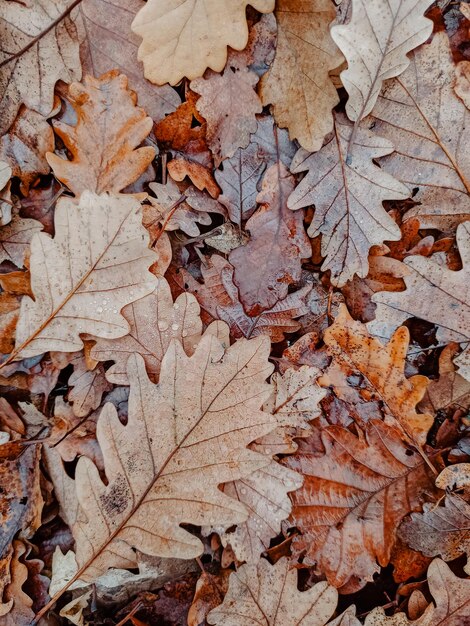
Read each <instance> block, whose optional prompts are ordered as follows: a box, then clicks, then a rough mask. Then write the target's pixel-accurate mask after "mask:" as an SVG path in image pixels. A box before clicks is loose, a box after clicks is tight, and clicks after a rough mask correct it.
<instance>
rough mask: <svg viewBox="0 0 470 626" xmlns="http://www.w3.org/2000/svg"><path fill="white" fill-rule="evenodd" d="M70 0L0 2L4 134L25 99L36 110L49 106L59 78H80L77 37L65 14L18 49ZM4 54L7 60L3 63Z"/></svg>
mask: <svg viewBox="0 0 470 626" xmlns="http://www.w3.org/2000/svg"><path fill="white" fill-rule="evenodd" d="M71 3H72V2H71V0H35V2H27V3H26V2H10V0H1V2H0V63H4V62H5V64H4V65H2V67H0V134H2V135H3V134H4V133H5V132H6V131H7V130H8V129H9V128H10V126H11V124H12V123H13V121H14V120H15V117H16V114H17V113H18V110H19V108H20V106H21V104H22V103H23V104H25V105H26V106H27V107H28V108H29V109H33V110H34V111H37V112H38V113H41V115H45V116H47V115H49V114H50V113H51V111H52V108H53V105H54V86H55V84H56V82H57V81H58V80H63V81H65V82H66V83H70V82H72V81H73V80H80V78H81V74H82V68H81V65H80V57H79V49H78V37H77V30H76V28H75V24H74V22H73V20H72V19H71V18H70V16H66V17H65V18H64V19H63V20H61V21H59V22H58V23H57V25H56V26H54V27H53V28H52V29H51V30H49V32H47V33H46V34H45V35H44V36H42V37H40V38H39V39H38V41H36V42H35V43H33V45H32V46H31V47H30V48H29V49H28V50H26V51H25V52H22V51H23V49H24V48H25V47H26V46H28V45H30V44H31V43H32V42H33V40H34V39H35V38H36V37H38V36H39V35H41V34H42V33H43V32H44V31H45V30H46V29H47V28H48V27H50V25H51V24H52V23H53V22H54V21H55V20H56V19H57V18H59V17H60V15H61V14H62V13H64V11H66V9H67V8H68V7H69V6H70V5H71ZM8 59H11V60H9V61H8V62H6V61H7V60H8Z"/></svg>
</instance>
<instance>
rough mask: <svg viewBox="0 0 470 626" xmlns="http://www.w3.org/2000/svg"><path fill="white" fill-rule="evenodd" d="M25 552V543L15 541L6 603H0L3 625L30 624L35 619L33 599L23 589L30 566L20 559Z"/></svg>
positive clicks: (6, 591)
mask: <svg viewBox="0 0 470 626" xmlns="http://www.w3.org/2000/svg"><path fill="white" fill-rule="evenodd" d="M25 553H26V547H25V545H24V544H23V543H22V542H21V541H14V542H13V555H12V560H11V563H10V581H9V583H8V585H7V586H6V589H5V592H4V599H5V603H4V604H0V616H1V620H2V626H30V624H31V622H32V620H33V619H34V611H33V610H32V606H33V601H32V600H31V598H30V597H29V596H28V595H27V594H26V593H25V592H24V591H23V585H24V583H25V582H26V580H27V578H28V568H27V567H26V565H25V564H24V563H23V562H22V561H21V560H20V559H21V558H22V557H24V555H25ZM7 607H8V610H7V611H6V613H5V612H4V611H5V610H6V608H7Z"/></svg>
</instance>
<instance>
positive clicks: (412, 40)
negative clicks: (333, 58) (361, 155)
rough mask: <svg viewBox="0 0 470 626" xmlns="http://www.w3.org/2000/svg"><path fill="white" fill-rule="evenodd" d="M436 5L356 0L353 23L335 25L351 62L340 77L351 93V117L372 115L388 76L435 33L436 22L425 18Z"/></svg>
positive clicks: (416, 0) (411, 0) (336, 37)
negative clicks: (433, 31) (430, 8)
mask: <svg viewBox="0 0 470 626" xmlns="http://www.w3.org/2000/svg"><path fill="white" fill-rule="evenodd" d="M431 4H432V0H352V16H351V19H350V20H349V22H348V23H347V24H341V25H337V26H333V28H332V29H331V36H332V37H333V39H334V41H335V42H336V44H337V45H338V47H339V48H340V50H341V51H342V52H343V54H344V56H345V57H346V60H347V62H348V69H347V70H344V71H343V72H341V80H342V82H343V85H344V87H345V88H346V91H347V92H348V95H349V99H348V102H347V104H346V112H347V114H348V117H349V119H351V120H353V121H356V120H357V121H359V120H361V119H362V118H364V117H365V116H366V115H368V114H369V113H370V112H371V111H372V109H373V107H374V104H375V102H376V100H377V97H378V95H379V93H380V90H381V88H382V84H383V82H384V80H386V79H387V78H393V77H394V76H398V75H399V74H401V73H402V72H403V71H404V70H405V69H406V68H407V67H408V65H409V63H410V60H409V58H408V56H407V54H408V52H410V51H411V50H413V49H414V48H416V47H417V46H419V45H420V44H422V43H424V42H425V41H426V39H427V38H428V37H429V35H430V34H431V33H432V22H431V20H429V19H427V18H425V17H424V12H425V11H426V9H427V8H428V7H429V6H430V5H431Z"/></svg>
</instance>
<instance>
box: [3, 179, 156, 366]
mask: <svg viewBox="0 0 470 626" xmlns="http://www.w3.org/2000/svg"><path fill="white" fill-rule="evenodd" d="M141 222H142V212H141V207H140V203H139V202H138V200H136V199H135V198H134V197H133V196H129V197H127V196H115V197H113V196H108V195H107V194H103V195H101V196H97V195H95V194H93V193H91V192H88V191H86V192H84V193H83V194H82V197H81V199H80V202H79V203H77V202H76V201H74V200H72V199H69V198H67V199H66V198H61V199H60V200H59V202H58V204H57V207H56V212H55V232H56V234H55V237H54V239H52V238H51V237H50V236H49V235H46V234H44V233H37V234H35V235H34V236H33V239H32V242H31V287H32V291H33V293H34V297H35V300H32V299H31V298H30V297H29V296H24V297H23V300H22V302H21V310H20V318H19V320H18V325H17V329H16V348H15V351H14V354H15V356H16V357H18V356H19V357H21V358H26V357H30V356H35V355H36V354H42V353H43V352H47V351H48V350H57V351H60V352H74V351H77V350H80V349H81V348H82V347H83V342H82V340H81V339H80V334H82V333H88V334H91V335H96V336H97V337H106V338H112V337H115V338H116V337H122V336H123V335H126V334H127V333H128V332H129V324H128V322H127V321H126V319H125V318H124V317H123V316H122V315H121V313H120V311H121V309H122V308H123V307H124V306H125V305H126V304H129V303H130V302H134V301H135V300H138V299H139V298H142V297H144V296H146V295H147V294H149V293H150V292H151V291H153V289H154V288H155V277H154V276H153V275H152V274H150V273H149V272H148V271H147V270H148V268H149V266H150V265H151V264H152V263H154V262H155V261H157V259H158V256H157V255H156V254H155V252H153V251H152V250H149V249H148V247H147V246H148V235H147V232H146V231H145V229H144V227H143V226H142V223H141Z"/></svg>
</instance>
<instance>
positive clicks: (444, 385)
mask: <svg viewBox="0 0 470 626" xmlns="http://www.w3.org/2000/svg"><path fill="white" fill-rule="evenodd" d="M457 351H458V344H456V343H450V344H449V345H448V346H446V347H445V348H444V349H443V351H442V352H441V354H440V355H439V378H438V379H437V380H432V381H431V382H430V384H429V385H428V387H427V389H426V392H425V394H424V397H423V399H422V401H421V403H420V408H421V410H428V411H432V412H433V413H437V411H439V410H440V409H444V410H445V411H448V410H449V408H454V409H457V408H460V409H463V410H465V409H466V407H468V406H469V405H470V381H468V380H466V379H465V378H463V377H462V376H460V374H458V373H457V372H456V368H455V365H454V364H453V362H452V359H453V357H454V356H455V355H456V353H457Z"/></svg>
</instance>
